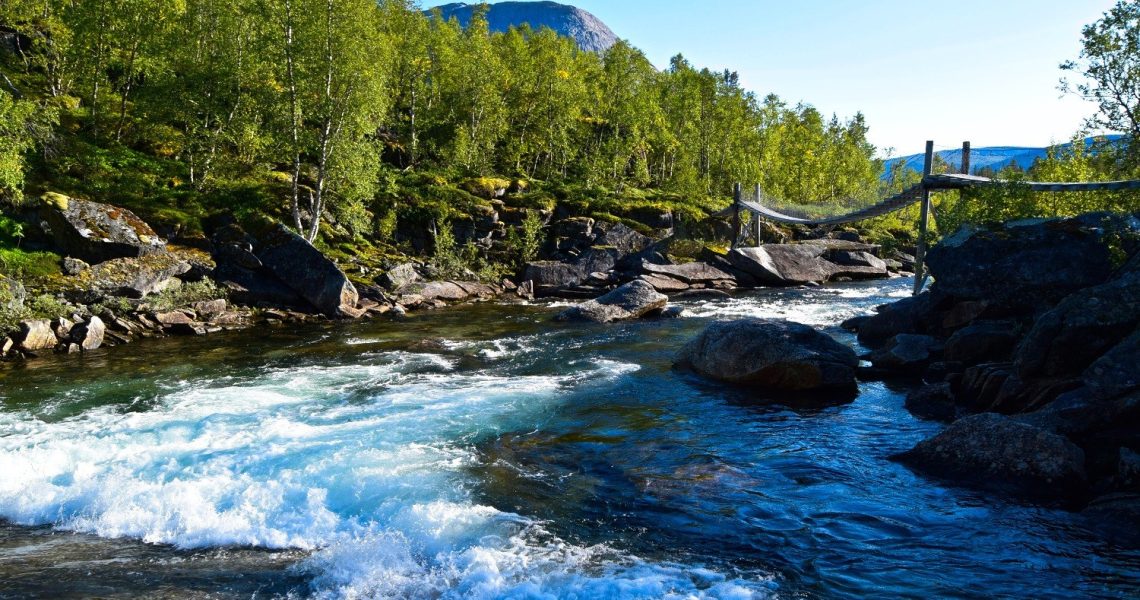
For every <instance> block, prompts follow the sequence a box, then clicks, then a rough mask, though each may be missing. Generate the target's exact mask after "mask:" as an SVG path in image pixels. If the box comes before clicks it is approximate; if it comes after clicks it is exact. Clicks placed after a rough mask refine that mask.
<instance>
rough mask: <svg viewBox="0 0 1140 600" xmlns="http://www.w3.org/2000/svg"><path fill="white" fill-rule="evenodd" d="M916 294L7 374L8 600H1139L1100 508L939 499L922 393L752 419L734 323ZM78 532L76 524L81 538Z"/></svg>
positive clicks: (198, 347) (409, 331)
mask: <svg viewBox="0 0 1140 600" xmlns="http://www.w3.org/2000/svg"><path fill="white" fill-rule="evenodd" d="M906 289H907V282H906V280H896V281H894V282H886V283H884V282H878V283H874V284H855V285H849V286H843V287H838V288H820V289H812V290H782V291H772V292H764V293H755V294H750V295H745V296H740V297H737V298H734V299H731V300H725V301H693V302H689V303H686V306H687V307H688V309H689V314H690V317H689V318H685V319H680V320H673V321H659V322H639V323H629V324H621V325H610V326H581V325H577V326H574V325H564V324H555V323H551V322H550V321H549V319H550V316H551V315H552V313H553V311H554V310H555V309H552V308H549V307H543V306H511V307H497V306H487V305H482V306H474V307H464V308H456V309H449V310H444V311H438V312H434V313H426V314H419V315H414V316H412V317H411V318H409V319H407V320H405V321H400V322H375V323H359V324H349V325H323V326H313V327H310V328H301V329H276V330H273V329H270V330H266V331H259V332H252V333H251V332H245V333H235V334H228V335H225V336H216V337H209V338H205V339H195V340H192V341H188V340H177V339H171V340H158V341H153V342H146V343H142V344H138V345H135V346H131V347H126V348H118V349H115V350H114V351H113V352H106V353H103V354H93V355H90V356H87V357H84V358H81V359H71V358H69V359H65V360H52V359H48V360H43V361H39V362H35V363H29V364H28V365H26V366H25V367H11V368H7V369H6V370H0V377H2V378H0V385H2V386H3V387H2V388H0V397H2V398H3V399H2V409H0V473H3V474H4V476H3V477H0V518H2V519H4V520H6V521H7V522H8V523H10V524H9V525H5V526H4V527H2V528H0V596H5V595H6V594H7V595H14V596H29V595H30V596H36V595H39V596H45V597H49V596H74V597H83V596H91V595H104V596H113V595H115V594H118V595H120V596H122V597H131V596H137V595H141V594H158V595H162V596H164V597H207V596H208V597H253V596H256V597H276V596H291V597H306V596H318V597H392V598H406V597H422V598H435V597H483V598H496V597H527V598H530V597H572V596H576V597H579V598H595V597H597V598H603V597H604V598H610V597H623V598H662V597H665V598H694V597H695V598H700V597H709V598H748V597H773V596H774V597H805V596H807V597H828V598H832V597H853V598H854V597H859V598H862V597H898V596H959V597H987V598H988V597H995V596H1013V597H1019V596H1025V595H1035V596H1040V597H1050V596H1068V597H1071V596H1098V595H1099V596H1106V597H1124V596H1129V595H1134V594H1137V593H1140V583H1138V580H1140V578H1138V575H1140V555H1138V554H1137V552H1136V551H1135V550H1132V549H1128V548H1119V547H1114V546H1112V545H1111V544H1110V543H1109V542H1106V541H1104V540H1102V539H1101V538H1098V537H1097V536H1096V535H1093V534H1092V533H1089V532H1088V531H1086V529H1085V528H1084V523H1082V522H1081V520H1080V518H1079V517H1078V516H1076V515H1072V514H1069V513H1065V512H1062V511H1057V510H1052V509H1045V508H1035V507H1026V506H1020V505H1015V504H1009V503H1007V502H1005V501H1004V500H1002V499H999V498H993V497H988V496H984V495H979V494H977V493H974V492H969V491H963V490H958V489H951V488H945V487H942V486H940V485H939V484H937V483H934V482H930V481H926V480H923V479H921V478H919V477H917V476H915V475H913V474H912V473H910V472H909V471H907V470H906V469H904V468H902V467H900V466H898V465H896V464H894V463H892V462H890V461H888V460H887V457H888V456H889V455H890V454H892V453H894V452H897V451H899V450H902V449H905V448H908V447H910V446H911V445H913V444H914V442H915V441H917V440H919V439H921V438H923V437H926V436H928V435H930V434H932V433H933V432H935V431H937V428H938V427H939V426H938V425H936V424H932V423H927V422H922V421H918V420H915V419H914V418H912V417H911V416H910V415H909V414H908V413H907V412H906V411H904V410H903V409H902V396H903V393H902V391H900V390H893V389H891V388H889V387H887V386H885V385H883V384H864V385H863V387H862V390H861V394H860V396H859V397H858V399H857V400H856V401H855V402H853V403H850V404H841V405H827V403H823V404H820V403H813V404H812V405H811V406H785V405H779V404H771V403H757V401H756V400H757V399H756V398H755V397H754V396H753V395H752V394H750V393H749V392H747V391H746V390H740V389H726V388H723V387H720V386H717V385H710V384H708V383H707V382H702V381H698V380H696V379H694V378H693V377H691V376H689V375H686V374H683V373H677V372H674V371H673V370H672V369H671V362H672V356H673V354H674V353H675V352H676V350H677V348H678V347H679V346H680V345H681V344H683V343H684V342H685V341H686V340H688V339H690V338H691V337H692V336H693V335H695V334H696V332H698V331H699V330H700V329H701V328H702V327H703V326H704V325H705V324H707V322H708V320H709V319H712V318H722V317H735V316H745V315H747V316H765V317H777V318H781V317H786V318H792V319H795V320H799V321H802V322H807V323H811V324H813V325H817V326H821V327H825V328H826V329H827V330H828V331H829V332H831V333H833V334H835V335H836V336H837V337H838V338H840V339H841V340H844V341H845V342H847V343H855V342H854V340H853V339H852V338H851V336H849V335H847V334H845V333H843V332H841V331H838V330H837V329H836V327H835V325H836V324H837V323H838V322H839V321H841V320H842V319H844V318H847V317H849V316H852V315H855V314H860V313H863V312H867V311H869V310H870V308H871V307H873V306H874V305H875V304H878V303H881V302H883V301H885V300H887V299H889V298H891V297H895V296H900V295H904V294H905V293H906ZM73 532H78V533H73Z"/></svg>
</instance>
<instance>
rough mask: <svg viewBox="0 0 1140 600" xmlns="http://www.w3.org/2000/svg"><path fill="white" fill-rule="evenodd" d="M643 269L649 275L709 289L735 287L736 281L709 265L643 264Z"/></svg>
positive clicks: (699, 263)
mask: <svg viewBox="0 0 1140 600" xmlns="http://www.w3.org/2000/svg"><path fill="white" fill-rule="evenodd" d="M641 269H642V270H643V271H645V272H646V273H648V274H649V275H657V276H659V277H660V276H664V277H668V278H671V279H674V280H678V281H681V282H683V283H685V284H686V286H685V287H686V288H687V287H688V286H691V285H704V286H707V287H714V288H716V287H735V285H736V281H735V277H733V276H732V275H731V274H730V273H727V272H725V271H722V270H720V269H718V268H716V267H714V266H712V265H710V264H708V263H703V262H691V263H684V264H680V265H657V264H653V263H651V262H643V263H642V265H641Z"/></svg>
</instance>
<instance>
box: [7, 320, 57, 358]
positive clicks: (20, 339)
mask: <svg viewBox="0 0 1140 600" xmlns="http://www.w3.org/2000/svg"><path fill="white" fill-rule="evenodd" d="M12 341H14V342H16V345H18V346H19V347H20V349H21V350H29V351H32V352H34V351H36V350H48V349H50V348H55V345H56V344H58V343H59V339H58V338H56V337H55V332H53V331H52V329H51V321H48V320H47V319H37V320H33V321H23V322H21V323H20V329H19V330H18V331H17V332H16V334H15V335H13V336H12Z"/></svg>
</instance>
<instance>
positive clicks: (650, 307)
mask: <svg viewBox="0 0 1140 600" xmlns="http://www.w3.org/2000/svg"><path fill="white" fill-rule="evenodd" d="M668 302H669V298H668V296H665V295H664V294H661V293H659V292H657V290H655V289H653V286H651V285H649V284H648V283H646V282H644V281H640V280H634V281H631V282H629V283H627V284H625V285H623V286H621V287H619V288H617V289H615V290H614V291H612V292H610V293H608V294H606V295H604V296H602V297H600V298H597V299H595V300H589V301H587V302H583V303H582V304H579V305H577V306H571V307H570V308H568V309H566V310H565V311H563V312H561V313H559V314H558V316H556V317H555V319H556V320H558V321H592V322H595V323H610V322H613V321H625V320H629V319H637V318H640V317H643V316H646V315H648V314H650V313H653V312H656V311H660V310H662V309H663V308H665V305H666V304H668Z"/></svg>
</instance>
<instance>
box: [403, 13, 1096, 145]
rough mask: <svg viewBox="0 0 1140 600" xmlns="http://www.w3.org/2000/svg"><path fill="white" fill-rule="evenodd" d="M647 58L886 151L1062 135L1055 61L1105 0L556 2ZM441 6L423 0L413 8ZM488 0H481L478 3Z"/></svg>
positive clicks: (1066, 54)
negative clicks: (723, 82)
mask: <svg viewBox="0 0 1140 600" xmlns="http://www.w3.org/2000/svg"><path fill="white" fill-rule="evenodd" d="M563 2H564V3H566V4H573V5H575V6H578V7H581V8H583V9H585V10H588V11H590V12H591V13H593V14H595V15H596V16H598V17H599V18H600V19H602V20H603V21H605V22H606V24H608V25H609V26H610V28H611V29H613V30H614V32H615V33H617V35H618V36H619V37H622V38H624V39H627V40H629V41H630V42H631V43H633V45H634V46H637V47H638V48H641V49H642V50H644V51H645V53H646V54H647V55H648V56H649V58H650V59H651V60H652V61H653V62H654V63H655V64H657V65H658V66H659V67H664V66H666V65H667V64H668V62H669V58H670V57H671V56H673V55H675V54H677V53H681V54H684V55H685V57H686V58H688V59H689V60H690V61H691V62H692V63H693V64H695V65H698V66H707V67H709V68H712V69H717V70H719V69H724V68H728V69H732V70H734V71H737V72H739V73H740V76H741V80H742V82H743V83H744V85H745V86H746V87H748V88H749V89H752V90H754V91H756V92H757V93H758V94H760V95H764V94H768V93H770V92H774V93H776V94H779V95H780V96H781V97H782V98H784V99H785V100H787V101H789V102H793V103H794V102H797V101H804V102H807V103H809V104H812V105H814V106H815V107H816V108H818V109H819V110H820V111H822V112H824V113H826V114H831V113H837V114H839V115H840V116H841V117H844V116H849V115H851V114H854V113H855V112H856V111H862V112H863V113H864V114H865V115H866V117H867V122H868V124H869V125H870V127H871V133H870V138H871V141H872V142H873V143H874V144H875V145H876V146H878V147H879V148H880V149H881V150H885V149H887V148H892V147H893V148H894V154H895V155H903V154H913V153H917V152H921V151H922V148H923V144H924V141H925V140H927V139H933V140H935V143H936V144H938V146H940V147H941V146H946V147H952V146H954V147H956V146H959V145H960V144H961V142H962V141H963V140H970V141H971V142H972V143H973V144H974V146H978V147H980V146H996V145H1020V146H1041V145H1046V144H1049V143H1050V142H1053V141H1065V140H1067V139H1068V138H1069V137H1070V136H1071V135H1072V134H1073V133H1074V132H1075V131H1076V130H1077V128H1078V127H1079V126H1080V125H1081V122H1082V120H1083V118H1084V117H1085V116H1087V115H1089V114H1091V112H1093V110H1094V108H1095V107H1094V106H1093V105H1092V104H1090V103H1088V102H1085V101H1083V100H1081V99H1079V98H1075V97H1066V98H1061V97H1060V93H1059V92H1058V91H1057V82H1058V80H1059V79H1060V77H1061V75H1062V73H1061V72H1060V70H1059V69H1058V68H1057V66H1058V65H1059V64H1060V63H1061V62H1062V61H1065V60H1067V59H1072V58H1076V57H1077V54H1078V52H1079V51H1080V31H1081V27H1082V26H1083V25H1085V24H1087V23H1091V22H1093V21H1095V20H1096V19H1098V18H1099V17H1100V15H1101V14H1103V13H1104V11H1106V10H1107V9H1108V8H1109V7H1110V6H1111V5H1112V4H1113V0H986V1H983V0H947V1H943V2H926V1H921V0H908V1H902V0H781V1H776V0H751V1H750V0H705V1H700V0H697V1H694V0H621V1H613V0H609V1H607V0H563ZM440 4H446V2H440V1H428V2H424V3H423V5H424V6H425V7H431V6H436V5H440ZM492 4H493V2H492Z"/></svg>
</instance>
